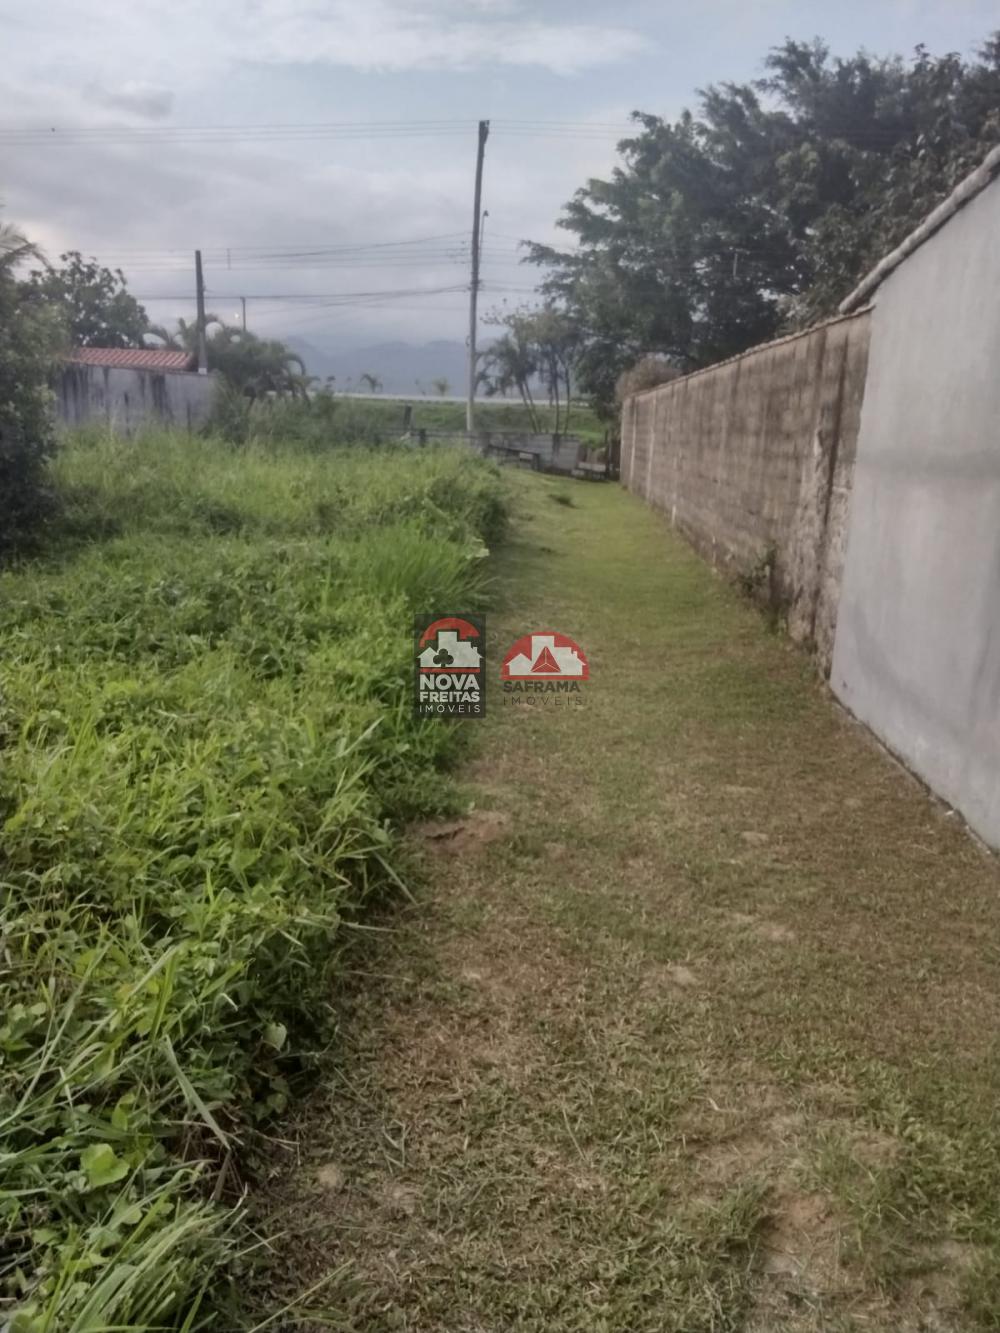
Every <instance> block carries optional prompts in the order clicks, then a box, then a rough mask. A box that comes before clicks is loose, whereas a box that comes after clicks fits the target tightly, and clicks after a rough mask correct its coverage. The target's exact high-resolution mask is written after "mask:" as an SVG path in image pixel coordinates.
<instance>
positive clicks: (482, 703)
mask: <svg viewBox="0 0 1000 1333" xmlns="http://www.w3.org/2000/svg"><path fill="white" fill-rule="evenodd" d="M414 657H415V668H416V671H415V677H414V682H413V690H414V695H413V707H414V711H415V712H416V714H417V716H418V717H483V716H484V715H485V713H486V691H485V685H486V621H485V620H484V619H483V617H482V616H418V617H417V619H416V621H415V623H414Z"/></svg>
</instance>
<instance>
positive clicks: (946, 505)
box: [831, 180, 1000, 846]
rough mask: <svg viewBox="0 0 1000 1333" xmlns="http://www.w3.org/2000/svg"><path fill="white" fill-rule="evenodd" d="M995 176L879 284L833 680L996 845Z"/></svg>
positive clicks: (999, 669)
mask: <svg viewBox="0 0 1000 1333" xmlns="http://www.w3.org/2000/svg"><path fill="white" fill-rule="evenodd" d="M998 236H1000V181H996V180H994V181H993V183H992V184H990V185H988V186H987V188H986V189H985V191H984V192H983V193H982V194H980V195H979V196H978V197H976V198H975V199H973V200H972V201H971V202H970V203H968V204H967V205H966V207H965V208H963V209H962V210H961V211H960V212H958V213H956V214H955V216H954V217H952V218H951V219H950V220H949V222H948V224H947V226H945V227H944V228H943V229H942V230H941V231H939V232H938V233H937V234H936V235H934V236H933V237H931V239H929V240H928V241H926V243H925V244H924V245H922V246H921V248H920V249H919V250H917V251H915V252H914V253H913V254H911V255H910V256H909V257H908V258H907V259H906V261H905V263H903V264H902V265H901V266H900V267H898V268H897V269H896V270H895V271H894V272H893V273H892V274H891V276H889V277H888V278H887V279H886V281H885V282H884V284H883V285H882V286H881V287H880V289H879V291H878V294H877V297H876V306H875V312H874V317H873V326H872V349H871V363H870V367H869V374H868V387H867V391H866V395H865V402H864V409H863V413H862V420H861V431H860V437H859V451H858V460H857V467H856V473H855V483H854V495H853V499H852V506H851V517H850V527H849V538H848V551H847V562H846V567H845V573H844V583H843V594H842V598H841V607H840V618H839V624H838V628H837V635H836V645H835V651H834V658H833V672H832V675H831V684H832V686H833V689H834V690H835V691H836V693H837V694H838V695H839V697H840V698H841V699H842V700H843V702H844V703H845V704H846V705H847V706H848V708H850V709H851V710H852V712H854V713H855V714H856V715H857V716H858V717H859V718H861V719H862V720H863V721H864V722H866V723H867V724H868V725H869V726H870V727H871V728H872V730H873V731H874V732H875V733H876V734H877V735H879V736H880V737H882V739H883V740H884V741H886V743H887V744H888V745H889V746H890V747H891V748H892V749H893V750H895V751H896V753H897V754H899V755H900V756H901V757H902V758H903V759H904V760H905V761H906V763H907V764H909V765H910V766H911V767H912V768H913V769H914V770H915V771H916V772H917V773H919V774H920V775H921V776H922V777H923V778H925V779H926V781H927V782H928V783H929V784H930V786H931V787H932V788H933V789H934V790H935V791H937V792H938V793H939V794H940V795H941V796H943V797H944V798H945V799H946V800H947V801H949V802H950V803H951V804H952V805H954V806H955V807H956V808H957V809H958V810H960V811H961V812H962V814H963V815H964V816H965V817H966V819H968V821H969V823H970V824H971V825H972V826H973V828H975V829H976V830H977V831H978V832H979V833H980V834H981V835H982V836H983V837H984V838H986V839H987V840H988V841H989V842H991V843H993V844H994V845H995V846H1000V370H998V367H1000V302H998V293H1000V245H998V241H997V238H998Z"/></svg>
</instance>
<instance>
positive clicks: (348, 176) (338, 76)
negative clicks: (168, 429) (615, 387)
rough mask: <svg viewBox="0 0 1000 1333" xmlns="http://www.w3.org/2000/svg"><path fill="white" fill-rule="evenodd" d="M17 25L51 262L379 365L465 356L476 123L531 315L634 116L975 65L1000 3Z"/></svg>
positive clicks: (489, 191)
mask: <svg viewBox="0 0 1000 1333" xmlns="http://www.w3.org/2000/svg"><path fill="white" fill-rule="evenodd" d="M0 24H2V31H3V34H4V59H3V62H2V68H0V95H2V105H3V107H4V108H5V111H4V115H3V122H2V125H0V153H2V158H0V200H2V201H3V203H4V205H5V215H6V217H7V218H8V219H9V220H10V221H14V222H17V223H18V224H19V225H20V226H21V227H22V228H23V229H24V230H26V231H27V232H28V233H29V234H30V235H31V236H32V237H33V238H35V239H37V240H39V241H40V242H41V243H42V244H43V245H44V246H45V248H46V250H47V252H48V253H49V254H50V255H51V256H55V255H57V254H58V253H59V251H60V250H62V249H66V248H70V247H72V248H74V249H80V250H83V251H84V252H86V253H94V254H96V255H98V256H99V257H100V258H101V259H102V260H103V261H104V262H106V263H108V264H111V265H114V266H119V265H120V266H121V267H122V268H123V269H124V270H125V272H126V274H127V275H128V277H129V280H130V283H131V285H132V288H133V290H134V291H135V292H136V293H137V294H139V295H141V296H143V297H144V298H149V299H148V301H147V304H148V308H149V310H150V313H151V315H152V316H153V317H154V318H156V319H162V320H164V321H170V320H171V319H172V318H173V317H174V316H176V315H177V314H189V313H190V306H191V303H192V302H191V289H192V285H193V279H192V275H191V269H192V262H191V257H190V256H191V252H192V251H193V250H194V248H195V247H196V246H200V247H201V248H202V250H203V251H204V252H205V258H206V282H207V284H208V288H209V292H210V299H209V304H210V307H211V308H212V309H214V310H217V311H218V312H219V313H220V314H222V315H224V316H229V317H232V316H233V315H234V314H235V312H236V311H237V310H238V308H239V302H238V299H237V298H238V297H239V296H240V295H246V296H249V297H250V301H249V323H250V326H251V327H252V328H254V329H256V330H257V331H259V332H261V333H268V334H274V335H276V336H288V335H291V334H300V335H301V336H303V337H308V338H319V339H337V340H338V341H342V342H343V343H345V344H348V345H350V344H354V345H359V344H364V343H371V342H375V341H381V340H384V339H387V338H402V339H406V340H409V341H414V342H423V341H427V340H430V339H433V338H454V337H458V338H462V337H464V332H465V329H464V321H465V315H464V308H465V300H466V298H465V296H464V294H463V293H462V291H461V290H456V289H458V288H460V287H461V284H462V283H463V282H464V281H467V273H468V269H467V264H468V258H467V251H468V239H467V233H468V229H469V226H470V221H471V190H472V172H473V165H474V158H475V123H476V121H477V120H478V119H479V118H480V117H483V118H489V119H490V120H491V122H492V131H491V137H490V141H489V145H488V149H487V164H486V185H485V193H484V206H485V207H486V208H487V209H488V211H489V217H488V219H487V221H486V233H485V260H484V264H485V266H484V283H485V294H484V298H483V305H484V307H485V308H486V309H487V310H489V309H490V307H491V306H498V305H500V304H502V303H503V302H504V301H507V302H513V303H517V302H519V301H522V300H524V299H526V293H527V292H528V291H529V290H530V288H531V287H532V285H533V280H534V279H533V272H532V271H531V270H528V269H524V268H521V267H519V266H518V264H517V249H516V243H517V240H518V238H520V237H526V236H529V237H532V238H534V239H540V240H548V239H552V238H553V237H554V236H555V235H557V233H555V232H554V230H553V224H554V221H555V219H556V217H557V215H558V212H559V208H560V205H561V204H562V203H563V202H564V201H565V200H566V199H567V198H568V197H569V196H570V195H571V194H572V192H573V190H574V189H575V188H576V187H577V186H578V185H579V184H581V183H582V182H583V181H584V180H585V179H586V177H588V176H590V175H600V174H604V173H605V172H606V171H607V170H608V169H609V168H610V166H611V165H612V163H613V161H614V144H615V140H616V138H617V137H620V134H621V132H622V129H623V128H624V125H625V121H626V118H627V115H628V113H629V112H630V111H632V110H634V109H641V110H644V111H651V112H656V113H660V114H665V115H668V116H671V115H675V114H676V113H677V112H678V111H679V110H680V108H681V107H683V106H684V105H685V104H686V103H689V102H690V101H691V98H692V94H693V91H694V90H695V89H696V88H698V87H699V86H703V85H705V84H707V83H709V82H713V81H722V80H726V79H737V80H741V79H746V78H749V77H752V76H754V75H755V74H757V73H759V72H760V62H761V58H762V56H763V54H764V53H765V52H766V50H767V48H768V47H769V46H770V45H773V44H774V43H777V42H779V41H781V40H782V39H783V38H784V37H785V36H786V35H789V36H794V37H798V38H811V37H813V36H816V35H817V34H820V35H822V36H824V37H825V38H826V39H827V40H828V41H829V42H830V43H831V45H832V46H833V48H834V50H836V51H838V52H844V53H847V52H850V51H853V50H855V49H856V48H857V47H859V46H865V47H866V48H868V49H869V50H872V51H875V52H879V53H882V52H888V51H903V52H907V51H909V50H910V49H911V48H912V47H913V46H914V45H915V44H916V43H917V42H924V43H926V44H927V45H928V46H929V47H930V48H931V49H932V50H934V51H943V50H958V51H961V52H963V53H967V54H968V53H971V51H972V50H973V49H974V48H975V46H976V44H977V43H978V42H979V41H980V40H981V39H982V38H983V37H985V35H986V34H987V32H989V31H990V29H991V28H993V27H996V26H1000V12H998V8H997V0H838V3H836V4H831V3H829V0H752V2H748V0H699V2H698V3H696V4H692V3H690V0H685V3H683V4H682V3H680V2H679V0H619V2H618V3H615V4H611V3H608V2H607V0H604V2H603V3H602V2H601V0H533V2H532V0H461V2H460V0H168V3H165V4H142V3H137V0H36V2H35V3H34V4H24V3H23V0H17V3H16V4H15V3H10V0H0ZM317 126H324V127H325V128H323V129H317V128H315V127H317ZM217 127H224V128H222V129H219V128H217ZM53 128H54V130H55V132H52V130H53ZM25 131H26V132H25ZM39 131H43V132H44V133H43V134H41V135H39V133H38V132H39ZM449 289H451V290H449ZM359 293H363V294H364V295H356V294H359ZM369 293H378V295H377V296H370V295H368V294H369ZM265 296H269V297H271V298H273V299H269V300H265V299H263V298H264V297H265ZM303 296H308V297H310V298H311V299H310V300H309V301H303V300H301V299H299V298H301V297H303ZM154 298H156V299H154ZM159 298H167V299H159Z"/></svg>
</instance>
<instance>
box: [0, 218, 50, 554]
mask: <svg viewBox="0 0 1000 1333" xmlns="http://www.w3.org/2000/svg"><path fill="white" fill-rule="evenodd" d="M27 253H30V247H27V246H26V245H25V244H24V243H23V242H22V241H20V238H19V237H16V236H15V235H14V233H12V232H11V231H10V229H5V228H2V227H0V556H2V555H3V554H4V553H6V552H9V551H10V550H11V549H12V548H14V547H16V546H19V545H22V544H23V543H24V542H25V541H26V540H28V539H29V538H30V537H31V536H32V535H33V534H34V533H35V532H36V530H37V528H38V526H39V524H40V523H41V522H42V520H43V519H44V518H45V517H46V515H47V514H48V513H49V509H50V496H49V494H48V492H47V490H46V486H45V463H46V460H47V459H48V458H49V456H50V455H51V453H52V450H53V447H54V436H53V429H52V420H51V411H50V408H51V395H50V393H49V390H48V387H47V384H48V378H49V374H50V372H51V369H52V364H53V358H54V353H55V349H56V347H57V345H58V339H59V328H58V324H57V323H56V321H55V318H54V316H53V314H52V312H51V311H49V310H46V309H45V308H44V307H42V306H39V305H37V304H36V303H33V302H32V301H31V300H29V299H28V298H27V297H26V296H25V294H24V289H23V287H22V285H21V284H20V283H19V282H18V281H17V279H16V277H15V272H14V268H15V261H16V260H17V259H18V258H19V257H21V256H23V255H25V254H27Z"/></svg>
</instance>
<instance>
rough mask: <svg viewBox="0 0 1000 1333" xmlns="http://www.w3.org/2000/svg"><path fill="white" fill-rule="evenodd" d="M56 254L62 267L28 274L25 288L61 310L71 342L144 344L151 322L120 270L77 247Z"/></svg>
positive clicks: (87, 345)
mask: <svg viewBox="0 0 1000 1333" xmlns="http://www.w3.org/2000/svg"><path fill="white" fill-rule="evenodd" d="M59 258H60V260H61V262H62V267H61V268H48V267H46V268H43V269H37V270H35V271H34V272H33V273H32V274H31V279H30V282H29V283H28V292H29V294H30V295H31V296H32V297H33V298H34V299H36V300H39V301H46V302H50V303H51V304H52V305H54V306H55V307H56V308H57V309H58V310H59V312H60V315H61V318H62V320H63V323H64V325H65V327H66V332H67V335H68V337H69V340H70V342H71V343H72V344H73V346H74V347H142V345H143V339H144V336H145V334H146V332H147V331H148V329H149V320H148V318H147V316H146V312H145V310H144V309H143V307H142V306H141V305H140V304H139V302H138V301H137V300H136V299H135V297H134V296H132V295H131V293H130V292H129V290H128V286H127V284H126V281H125V275H124V274H123V273H122V271H121V269H108V268H103V267H102V266H101V265H100V264H98V262H97V260H96V259H84V258H83V256H82V255H81V254H80V252H79V251H78V250H68V251H67V252H66V253H65V254H63V255H60V256H59Z"/></svg>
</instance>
